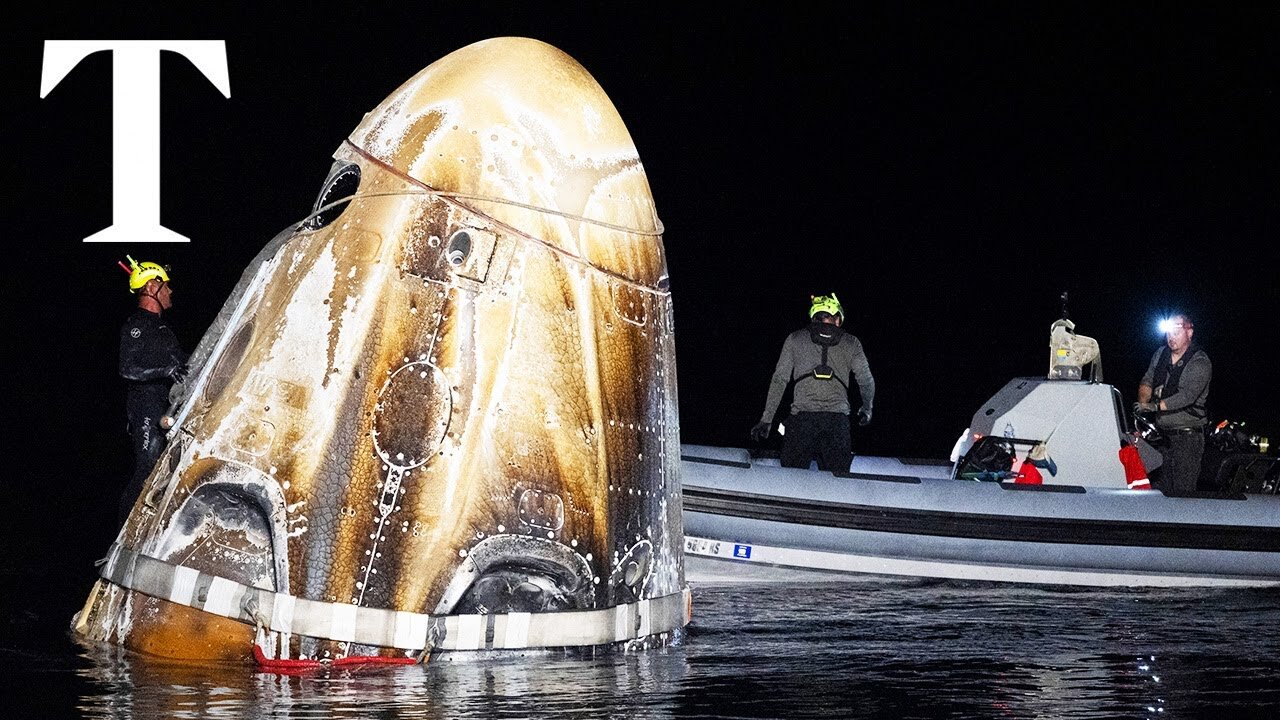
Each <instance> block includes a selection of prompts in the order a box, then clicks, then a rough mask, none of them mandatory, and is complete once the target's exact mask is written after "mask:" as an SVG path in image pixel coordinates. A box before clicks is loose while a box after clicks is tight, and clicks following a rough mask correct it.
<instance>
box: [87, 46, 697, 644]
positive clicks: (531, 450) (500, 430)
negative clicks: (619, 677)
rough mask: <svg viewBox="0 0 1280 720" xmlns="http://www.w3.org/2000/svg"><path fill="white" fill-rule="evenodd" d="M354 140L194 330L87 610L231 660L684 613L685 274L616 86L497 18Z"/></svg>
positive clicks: (642, 621) (489, 636)
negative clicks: (203, 326)
mask: <svg viewBox="0 0 1280 720" xmlns="http://www.w3.org/2000/svg"><path fill="white" fill-rule="evenodd" d="M334 157H335V164H334V170H333V172H332V173H331V175H330V178H329V179H328V181H327V182H326V184H325V188H324V189H323V191H322V193H321V196H320V199H319V200H318V201H317V212H316V213H315V214H314V215H313V216H312V217H311V218H309V219H308V220H307V221H305V222H303V223H300V224H299V225H298V227H297V228H296V230H295V231H293V232H291V233H289V234H286V235H282V236H280V237H278V238H277V240H276V241H273V243H272V245H270V246H269V247H268V249H267V250H264V252H263V253H262V254H261V255H260V256H259V258H258V260H256V261H255V264H254V265H251V267H250V268H249V269H248V270H247V271H246V273H245V276H244V279H243V280H242V282H241V285H240V286H239V287H238V288H237V290H236V292H235V293H234V294H233V296H232V297H231V298H230V299H229V300H228V302H227V305H226V306H225V307H224V311H223V313H222V315H221V316H220V317H219V321H218V322H216V323H215V325H214V327H212V328H211V329H210V331H209V333H208V334H207V335H206V337H205V338H204V340H203V341H202V342H201V345H200V347H199V348H197V351H196V353H195V359H196V360H197V361H198V362H201V365H200V369H199V372H198V374H197V375H196V376H195V379H194V380H192V381H189V382H188V384H187V386H186V387H184V388H182V390H181V391H180V394H179V396H178V397H177V400H178V404H177V407H178V408H179V421H180V425H179V427H178V429H177V431H176V432H175V433H174V434H173V435H172V442H171V444H170V447H169V449H168V451H167V454H166V456H165V457H164V458H163V459H162V460H161V462H160V463H159V464H158V465H157V468H156V469H155V471H154V472H153V474H152V476H151V478H150V480H149V483H148V487H147V489H146V490H145V491H144V493H143V495H142V497H141V498H140V499H139V502H138V504H137V506H136V507H135V508H134V511H133V514H132V515H131V516H130V518H129V520H128V521H127V523H126V525H125V527H124V528H123V529H122V531H121V534H120V536H119V538H118V540H117V543H116V544H115V546H113V548H112V553H111V555H110V557H109V561H108V562H107V563H106V564H105V565H104V568H103V572H102V576H103V577H102V579H101V580H99V582H98V584H97V585H96V586H95V588H94V590H93V592H92V593H91V595H90V598H89V600H88V602H87V603H86V606H85V608H84V610H82V611H81V613H80V615H79V616H78V618H77V622H76V628H77V630H78V631H79V632H80V633H82V634H83V635H85V636H87V637H89V638H92V639H96V640H108V641H114V642H119V643H122V644H124V645H126V646H128V647H131V648H134V649H138V650H142V651H146V652H150V653H154V654H160V655H166V656H171V657H185V658H221V659H229V658H244V657H248V656H249V654H250V652H251V650H252V648H253V646H254V644H255V643H256V644H257V645H258V646H259V647H260V649H261V650H262V652H263V653H264V654H265V655H266V656H267V657H281V658H284V657H288V658H302V657H305V658H318V659H323V658H341V657H345V656H351V655H383V656H413V655H415V654H417V653H421V652H422V651H423V650H430V649H433V648H443V649H455V648H456V649H465V648H486V647H533V646H568V645H595V644H607V643H612V642H618V641H626V640H636V639H641V638H659V639H662V638H667V637H669V636H670V634H671V633H674V632H678V631H679V629H680V628H681V627H683V625H684V624H686V623H687V622H688V618H689V606H688V593H687V588H686V587H685V583H684V569H683V548H682V540H683V528H682V522H681V497H680V482H679V452H678V448H679V433H678V423H677V414H676V407H677V406H676V378H675V350H674V344H673V340H672V320H671V314H672V308H671V296H670V293H669V290H668V288H667V279H666V278H667V272H666V263H665V257H664V253H663V248H662V241H661V226H660V223H659V222H658V220H657V216H656V213H655V212H654V208H653V201H652V195H651V193H650V191H649V187H648V181H647V179H646V177H645V175H644V171H643V168H642V166H641V165H640V163H639V160H638V157H637V155H636V152H635V148H634V146H633V144H632V142H631V139H630V136H629V134H628V133H627V131H626V128H625V126H624V125H623V124H622V122H621V120H620V118H618V116H617V112H616V110H614V108H613V106H612V104H611V103H610V102H609V100H608V98H607V96H605V94H604V93H603V91H602V90H601V89H600V87H599V86H598V85H597V84H596V83H595V81H594V80H593V79H592V78H591V76H590V75H589V74H588V73H587V72H586V71H585V70H584V69H583V68H582V67H581V66H580V65H578V64H577V63H576V62H575V61H573V60H572V59H571V58H569V57H568V56H566V55H564V54H563V53H561V52H560V51H558V50H556V49H555V48H552V47H550V46H548V45H545V44H543V43H540V42H537V41H533V40H527V39H519V38H499V39H495V40H490V41H485V42H482V43H477V44H476V45H472V46H469V47H467V48H463V49H462V50H459V51H457V52H455V53H453V54H451V55H449V56H447V57H445V58H443V59H441V60H440V61H438V62H436V63H434V64H432V65H431V66H429V67H428V68H426V69H425V70H423V71H422V72H421V73H419V74H418V75H417V76H415V77H414V78H413V79H411V80H410V81H409V82H408V83H406V84H405V85H404V86H402V87H401V88H400V89H399V90H398V91H397V92H396V93H394V94H393V95H392V96H391V97H390V98H388V99H387V100H386V101H385V102H384V103H383V104H382V105H380V106H379V107H378V108H377V109H376V110H375V111H374V112H371V113H369V114H368V115H366V117H365V120H364V121H363V123H362V124H361V125H360V126H359V127H358V128H357V129H356V131H355V132H354V133H353V134H352V135H351V137H350V138H349V139H348V140H347V141H346V142H345V143H344V144H343V145H342V146H341V147H340V148H339V149H338V151H337V153H335V156H334Z"/></svg>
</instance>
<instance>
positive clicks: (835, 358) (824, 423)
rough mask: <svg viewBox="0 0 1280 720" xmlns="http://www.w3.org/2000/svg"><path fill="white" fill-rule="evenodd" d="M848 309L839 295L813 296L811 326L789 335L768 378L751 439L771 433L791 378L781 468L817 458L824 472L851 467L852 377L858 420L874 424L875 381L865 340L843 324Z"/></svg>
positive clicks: (864, 423) (860, 423)
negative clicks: (859, 401)
mask: <svg viewBox="0 0 1280 720" xmlns="http://www.w3.org/2000/svg"><path fill="white" fill-rule="evenodd" d="M843 323H844V308H843V307H842V306H841V305H840V300H839V298H837V297H836V295H835V293H831V294H830V295H816V296H811V297H810V302H809V325H808V327H804V328H801V329H799V330H796V331H795V332H793V333H791V334H790V335H788V336H787V338H786V340H785V341H784V342H783V343H782V353H781V354H780V355H779V356H778V364H777V366H776V367H775V368H774V370H773V377H772V378H771V379H770V381H769V392H768V396H767V397H766V399H765V403H764V413H763V414H762V415H761V417H760V422H758V423H756V425H755V427H753V428H751V438H752V439H753V440H755V441H756V442H763V441H764V440H765V439H766V438H768V437H769V429H770V427H771V426H772V423H773V416H774V414H775V413H776V412H777V410H778V405H779V403H781V402H782V396H783V394H784V393H785V391H786V389H787V386H788V385H790V384H791V383H792V382H793V381H794V382H795V386H794V388H793V391H792V403H791V415H790V417H788V418H787V419H786V421H784V423H783V425H784V426H785V427H786V433H785V434H784V435H783V437H782V465H783V467H799V468H807V467H809V464H810V462H811V461H812V460H813V459H814V457H815V456H816V457H817V460H818V469H820V470H828V471H830V470H848V469H849V465H850V463H851V462H852V460H853V440H852V437H851V436H850V432H849V431H850V427H849V410H850V408H851V405H850V403H849V381H850V380H851V379H852V380H855V381H856V382H857V384H858V395H859V396H860V398H861V401H862V402H861V405H860V407H859V409H858V424H859V425H866V424H867V423H870V422H871V407H872V403H873V402H874V401H875V394H876V383H875V378H873V377H872V375H871V365H870V363H869V362H868V361H867V354H866V352H864V351H863V349H862V342H861V341H859V340H858V338H856V337H854V336H853V335H851V334H849V333H848V332H846V331H845V330H844V328H843V327H842V326H843Z"/></svg>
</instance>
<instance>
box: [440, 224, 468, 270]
mask: <svg viewBox="0 0 1280 720" xmlns="http://www.w3.org/2000/svg"><path fill="white" fill-rule="evenodd" d="M470 254H471V234H470V233H468V232H467V231H466V230H459V231H458V232H456V233H454V234H453V237H451V238H449V246H448V247H446V248H445V251H444V258H445V261H446V262H448V263H449V265H451V266H452V267H454V268H455V269H457V268H461V267H462V265H463V263H465V262H466V261H467V256H468V255H470Z"/></svg>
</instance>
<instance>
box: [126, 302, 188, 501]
mask: <svg viewBox="0 0 1280 720" xmlns="http://www.w3.org/2000/svg"><path fill="white" fill-rule="evenodd" d="M186 362H187V354H186V353H184V352H183V351H182V348H181V347H180V346H179V345H178V338H177V336H175V335H174V334H173V330H171V329H169V326H168V325H167V324H165V322H164V319H163V318H162V317H161V316H160V315H158V314H156V313H153V312H148V311H146V310H143V309H142V308H138V309H137V310H135V311H134V312H133V314H132V315H130V316H129V318H128V319H127V320H125V322H124V325H123V326H122V327H121V328H120V377H123V378H124V379H125V380H127V381H128V384H129V387H128V390H127V393H126V397H125V410H126V412H127V413H128V417H129V434H130V436H131V437H132V438H133V462H134V466H133V476H132V478H131V479H130V480H129V485H128V486H127V487H126V488H125V489H124V492H123V493H122V494H121V496H120V521H121V522H124V519H125V518H126V517H128V515H129V512H130V511H131V510H132V509H133V504H134V503H135V502H136V501H137V499H138V494H139V493H140V492H142V485H143V483H144V482H145V481H146V479H147V476H148V475H150V474H151V468H152V467H154V466H155V464H156V459H157V458H158V457H160V451H161V450H162V449H163V448H164V430H162V429H161V428H160V418H161V417H162V416H163V415H164V413H165V411H166V410H168V409H169V388H170V387H171V386H172V385H173V376H174V374H175V372H178V369H179V368H183V367H184V366H185V364H186Z"/></svg>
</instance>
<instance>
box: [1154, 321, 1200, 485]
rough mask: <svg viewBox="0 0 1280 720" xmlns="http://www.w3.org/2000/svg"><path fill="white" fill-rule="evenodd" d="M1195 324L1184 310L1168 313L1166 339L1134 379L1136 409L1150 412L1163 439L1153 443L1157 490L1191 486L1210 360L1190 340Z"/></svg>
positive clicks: (1197, 470)
mask: <svg viewBox="0 0 1280 720" xmlns="http://www.w3.org/2000/svg"><path fill="white" fill-rule="evenodd" d="M1194 334H1195V325H1193V324H1192V323H1191V318H1189V317H1187V316H1186V315H1183V314H1178V315H1174V316H1172V317H1171V318H1169V321H1168V325H1167V326H1166V329H1165V345H1164V346H1163V347H1161V348H1160V349H1158V350H1156V352H1155V354H1154V355H1152V356H1151V362H1150V364H1149V365H1148V366H1147V372H1146V373H1145V374H1144V375H1143V376H1142V380H1141V381H1140V382H1139V383H1138V402H1137V404H1136V405H1135V407H1134V410H1135V412H1139V413H1144V414H1146V415H1147V416H1149V417H1151V418H1152V421H1153V422H1154V424H1155V426H1156V428H1157V429H1159V430H1160V433H1161V435H1162V436H1163V439H1162V440H1161V441H1159V442H1158V443H1156V447H1157V449H1159V450H1160V457H1161V463H1160V467H1159V468H1157V469H1156V470H1155V471H1154V472H1153V473H1152V477H1151V482H1152V485H1154V486H1155V487H1156V488H1158V489H1160V490H1164V491H1166V492H1174V493H1184V492H1189V491H1193V490H1195V489H1196V479H1197V478H1198V477H1199V476H1200V460H1201V457H1202V456H1203V455H1204V427H1205V425H1206V424H1208V416H1209V414H1208V411H1207V408H1206V407H1205V403H1206V401H1207V400H1208V399H1209V381H1210V380H1212V379H1213V363H1211V362H1210V361H1209V355H1208V354H1207V353H1206V352H1205V351H1204V350H1203V349H1201V348H1200V346H1199V345H1197V344H1196V343H1195V342H1194V341H1193V340H1192V337H1193V336H1194Z"/></svg>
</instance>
